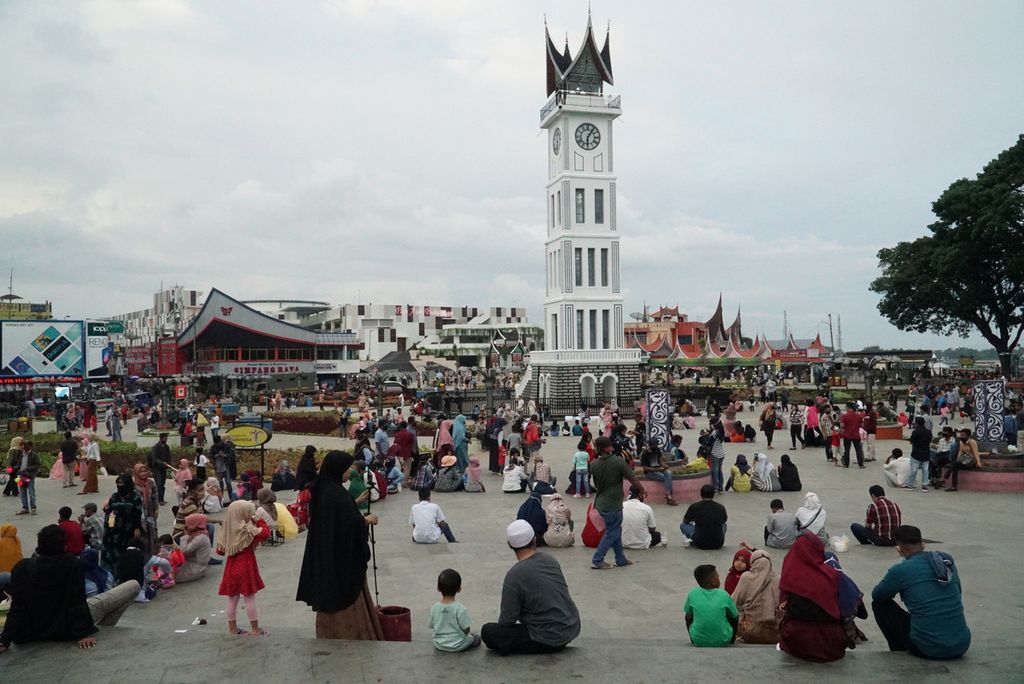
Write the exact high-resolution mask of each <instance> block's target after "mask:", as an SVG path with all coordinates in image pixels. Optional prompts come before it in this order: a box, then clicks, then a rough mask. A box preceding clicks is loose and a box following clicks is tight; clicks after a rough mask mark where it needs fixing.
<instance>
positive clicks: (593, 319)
mask: <svg viewBox="0 0 1024 684" xmlns="http://www.w3.org/2000/svg"><path fill="white" fill-rule="evenodd" d="M590 348H591V349H597V309H591V310H590Z"/></svg>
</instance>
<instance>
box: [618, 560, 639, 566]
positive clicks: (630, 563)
mask: <svg viewBox="0 0 1024 684" xmlns="http://www.w3.org/2000/svg"><path fill="white" fill-rule="evenodd" d="M627 565H636V563H634V562H633V561H631V560H628V561H626V562H625V563H616V564H615V567H617V568H624V567H626V566H627Z"/></svg>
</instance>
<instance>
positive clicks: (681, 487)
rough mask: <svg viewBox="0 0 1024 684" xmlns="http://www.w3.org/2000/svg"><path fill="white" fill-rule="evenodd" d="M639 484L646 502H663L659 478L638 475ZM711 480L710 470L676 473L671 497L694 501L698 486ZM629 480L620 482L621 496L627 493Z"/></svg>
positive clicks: (663, 495) (696, 498) (696, 497)
mask: <svg viewBox="0 0 1024 684" xmlns="http://www.w3.org/2000/svg"><path fill="white" fill-rule="evenodd" d="M639 479H640V484H642V485H643V486H644V493H645V499H646V501H647V503H665V485H664V484H662V482H661V480H648V479H647V478H646V477H640V478H639ZM710 482H711V471H710V470H702V471H700V472H697V473H692V474H688V475H676V476H675V477H673V478H672V498H674V499H675V500H676V501H678V502H680V503H682V502H684V501H696V500H698V499H700V488H701V487H702V486H704V485H706V484H708V483H710ZM630 486H631V485H630V482H629V480H626V481H624V482H623V483H622V491H623V496H626V495H628V494H629V488H630Z"/></svg>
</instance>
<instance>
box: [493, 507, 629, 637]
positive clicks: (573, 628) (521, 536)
mask: <svg viewBox="0 0 1024 684" xmlns="http://www.w3.org/2000/svg"><path fill="white" fill-rule="evenodd" d="M620 492H621V489H620ZM620 498H621V497H620ZM505 536H506V540H507V542H508V546H509V548H510V549H512V551H513V552H514V553H515V555H516V564H515V565H513V566H512V567H511V568H510V569H509V571H508V572H507V573H506V574H505V580H504V582H502V585H501V612H500V614H499V615H498V621H497V622H489V623H487V624H485V625H484V626H483V627H482V628H481V630H480V638H481V639H482V640H483V642H484V644H485V645H486V646H487V648H489V649H491V650H492V651H497V652H498V653H499V654H501V655H513V654H540V653H556V652H558V651H561V650H562V649H563V648H565V647H566V645H568V644H569V642H571V641H572V640H573V639H575V638H576V637H577V636H579V634H580V612H579V609H578V608H577V607H576V604H575V603H574V602H573V600H572V596H570V595H569V585H568V584H566V581H565V575H563V574H562V566H561V565H559V564H558V561H557V560H555V558H554V557H553V556H550V555H548V554H546V553H541V552H539V551H537V540H536V538H535V537H534V530H533V527H531V526H530V523H528V522H526V521H525V520H514V521H513V522H512V523H511V524H510V525H509V526H508V528H507V529H506V530H505Z"/></svg>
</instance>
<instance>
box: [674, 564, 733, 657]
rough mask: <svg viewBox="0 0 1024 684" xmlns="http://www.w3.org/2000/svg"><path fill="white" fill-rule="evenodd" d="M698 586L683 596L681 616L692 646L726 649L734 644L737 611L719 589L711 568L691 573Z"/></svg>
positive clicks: (704, 567) (695, 570) (725, 594)
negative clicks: (684, 599)
mask: <svg viewBox="0 0 1024 684" xmlns="http://www.w3.org/2000/svg"><path fill="white" fill-rule="evenodd" d="M693 577H694V579H695V580H697V585H698V586H696V587H694V588H693V589H691V590H690V593H688V594H687V595H686V602H685V603H684V604H683V614H684V615H685V616H686V617H685V620H686V632H687V633H688V634H689V635H690V642H691V643H693V645H694V646H728V645H729V644H731V643H732V642H733V641H735V640H736V629H737V627H738V626H739V611H737V610H736V604H735V603H734V602H733V600H732V597H731V596H729V594H727V593H726V592H725V591H724V590H723V589H722V588H721V581H720V580H719V578H718V570H716V569H715V566H714V565H698V566H697V567H696V568H694V570H693Z"/></svg>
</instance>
